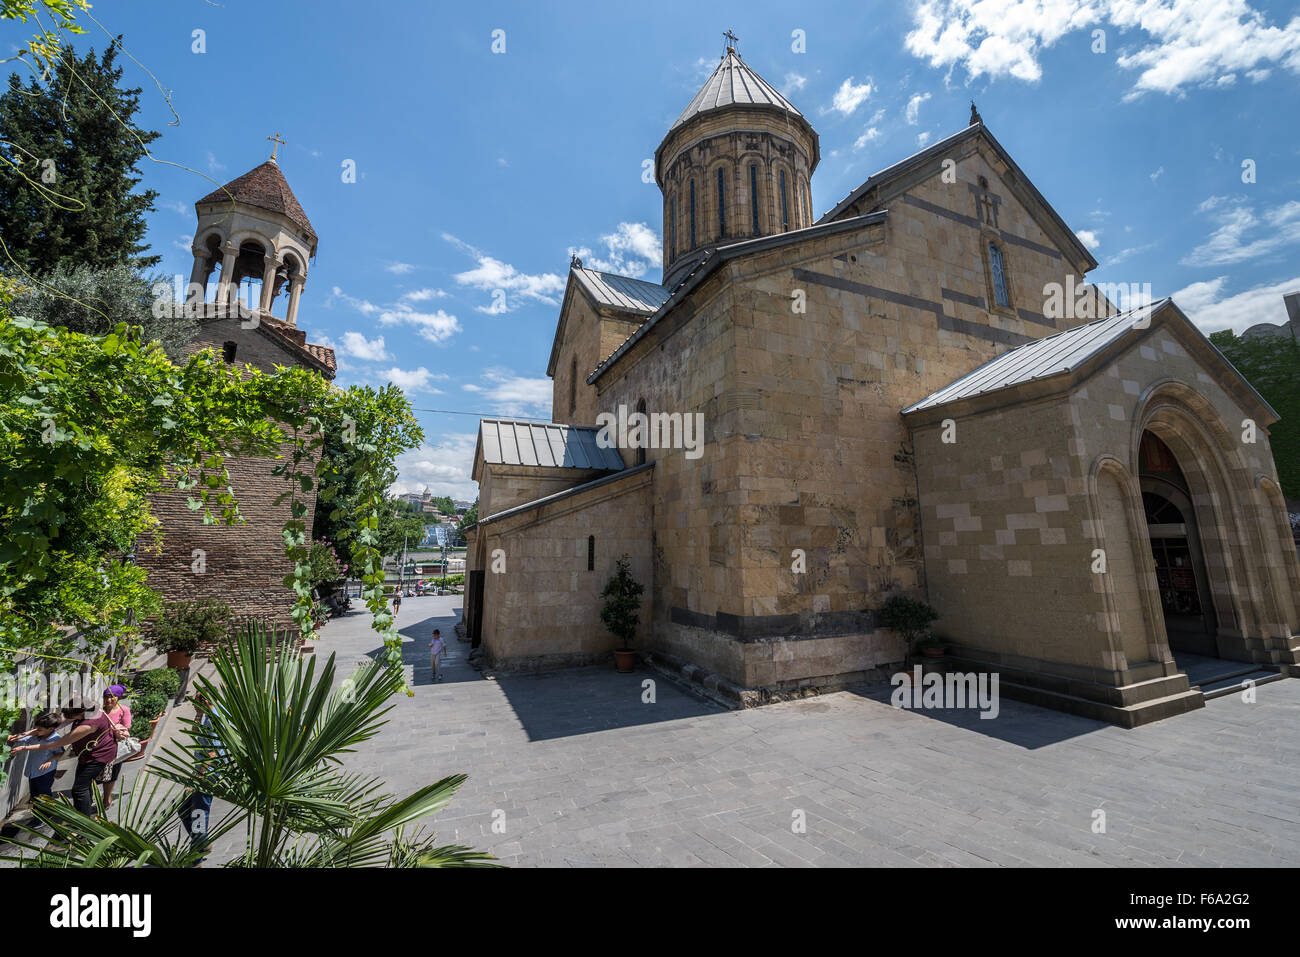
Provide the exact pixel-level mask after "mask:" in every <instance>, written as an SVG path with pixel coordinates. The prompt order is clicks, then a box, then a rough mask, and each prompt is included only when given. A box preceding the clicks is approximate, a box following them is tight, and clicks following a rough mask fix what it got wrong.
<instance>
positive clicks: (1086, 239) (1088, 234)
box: [1074, 229, 1101, 249]
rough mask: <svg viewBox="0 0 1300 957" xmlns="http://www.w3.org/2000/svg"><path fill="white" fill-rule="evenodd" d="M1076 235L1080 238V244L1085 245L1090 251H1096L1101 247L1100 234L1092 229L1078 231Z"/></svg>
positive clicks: (1075, 232)
mask: <svg viewBox="0 0 1300 957" xmlns="http://www.w3.org/2000/svg"><path fill="white" fill-rule="evenodd" d="M1074 235H1076V236H1078V237H1079V242H1081V243H1083V244H1084V245H1085V246H1087V247H1088V248H1089V249H1096V248H1097V247H1098V246H1100V245H1101V239H1100V238H1099V237H1100V235H1101V234H1100V233H1099V232H1097V231H1095V230H1091V229H1076V230H1075V231H1074Z"/></svg>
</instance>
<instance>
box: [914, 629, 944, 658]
mask: <svg viewBox="0 0 1300 957" xmlns="http://www.w3.org/2000/svg"><path fill="white" fill-rule="evenodd" d="M917 647H918V648H919V649H920V651H921V654H922V655H923V656H925V657H926V658H942V657H943V656H944V653H945V652H946V651H947V650H948V647H947V645H945V644H944V643H943V642H942V641H940V640H939V639H938V638H936V637H935V636H934V635H933V634H931V635H927V636H926V637H924V638H922V639H921V641H920V642H918V643H917Z"/></svg>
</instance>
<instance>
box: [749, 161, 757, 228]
mask: <svg viewBox="0 0 1300 957" xmlns="http://www.w3.org/2000/svg"><path fill="white" fill-rule="evenodd" d="M749 208H750V209H751V210H752V211H753V213H754V235H755V236H757V235H758V166H756V165H751V166H750V167H749Z"/></svg>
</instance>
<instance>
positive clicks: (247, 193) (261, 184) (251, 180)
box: [194, 160, 316, 251]
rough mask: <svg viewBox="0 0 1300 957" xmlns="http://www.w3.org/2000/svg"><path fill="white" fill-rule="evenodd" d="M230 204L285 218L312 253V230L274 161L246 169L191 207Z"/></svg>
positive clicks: (313, 242)
mask: <svg viewBox="0 0 1300 957" xmlns="http://www.w3.org/2000/svg"><path fill="white" fill-rule="evenodd" d="M232 200H233V201H234V202H236V203H244V204H245V205H247V206H256V207H257V208H258V209H266V210H270V211H271V212H273V213H279V214H281V215H282V216H288V217H289V219H290V220H292V221H293V222H294V223H296V224H297V225H298V226H299V227H301V228H302V229H303V230H304V231H305V232H306V233H307V235H308V236H309V237H311V241H312V247H313V251H314V249H315V246H316V230H314V229H312V228H311V220H309V219H308V218H307V213H306V212H304V211H303V208H302V205H301V204H300V203H299V202H298V198H297V197H296V196H294V195H293V190H291V189H290V188H289V183H288V181H287V180H286V179H285V178H284V174H283V173H281V172H280V166H279V164H277V163H276V162H275V160H267V161H266V162H265V163H263V164H262V165H261V166H257V167H254V168H253V169H250V170H249V171H248V172H247V173H245V174H244V175H243V176H240V177H237V178H236V179H232V180H231V181H230V182H229V183H227V184H226V185H225V186H223V187H221V188H220V189H214V190H213V191H212V192H210V193H208V195H207V196H204V197H203V198H202V199H201V200H199V201H198V202H197V203H195V204H194V205H195V206H202V205H204V204H206V203H229V202H231V201H232Z"/></svg>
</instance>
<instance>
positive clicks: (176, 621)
mask: <svg viewBox="0 0 1300 957" xmlns="http://www.w3.org/2000/svg"><path fill="white" fill-rule="evenodd" d="M231 615H232V612H231V608H230V606H229V605H227V604H226V603H225V602H221V601H216V600H214V599H211V598H201V599H198V600H197V601H181V602H167V604H166V605H164V606H163V613H162V615H161V617H159V619H158V621H157V622H156V623H155V624H154V627H153V637H152V638H150V640H149V644H150V645H151V646H152V647H153V649H154V650H155V651H157V652H158V653H159V654H164V653H165V654H166V655H167V667H168V668H188V667H189V666H190V661H191V659H192V658H193V656H194V652H196V651H198V650H199V647H200V646H201V645H204V644H215V643H217V642H219V641H221V640H223V639H224V638H225V637H226V634H227V632H228V631H229V628H230V619H231Z"/></svg>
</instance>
